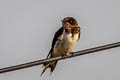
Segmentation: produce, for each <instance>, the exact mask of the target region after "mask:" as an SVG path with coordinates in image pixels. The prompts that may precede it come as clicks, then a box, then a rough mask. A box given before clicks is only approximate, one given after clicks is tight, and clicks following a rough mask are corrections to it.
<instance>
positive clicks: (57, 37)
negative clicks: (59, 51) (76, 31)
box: [47, 27, 64, 58]
mask: <svg viewBox="0 0 120 80" xmlns="http://www.w3.org/2000/svg"><path fill="white" fill-rule="evenodd" d="M63 31H64V28H63V27H61V28H60V29H59V30H58V31H57V32H56V33H55V35H54V38H53V40H52V45H51V49H50V52H49V53H48V56H47V58H50V55H51V53H52V51H53V48H54V46H55V44H56V42H57V40H58V39H59V37H60V36H61V35H62V34H63Z"/></svg>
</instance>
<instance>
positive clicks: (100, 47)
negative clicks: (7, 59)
mask: <svg viewBox="0 0 120 80" xmlns="http://www.w3.org/2000/svg"><path fill="white" fill-rule="evenodd" d="M115 47H120V42H116V43H112V44H107V45H103V46H98V47H94V48H90V49H86V50H81V51H77V52H71V54H69V55H67V56H66V58H63V57H61V56H59V57H55V58H49V59H42V60H37V61H33V62H28V63H24V64H19V65H15V66H10V67H6V68H1V69H0V73H5V72H10V71H14V70H19V69H24V68H28V67H32V66H36V65H41V64H43V63H46V62H51V61H55V60H63V59H67V58H71V57H75V56H81V55H85V54H90V53H93V52H98V51H102V50H106V49H110V48H115Z"/></svg>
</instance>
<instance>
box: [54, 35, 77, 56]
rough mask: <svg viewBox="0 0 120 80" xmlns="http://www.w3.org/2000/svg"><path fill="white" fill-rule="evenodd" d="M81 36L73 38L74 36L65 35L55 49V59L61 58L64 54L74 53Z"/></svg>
mask: <svg viewBox="0 0 120 80" xmlns="http://www.w3.org/2000/svg"><path fill="white" fill-rule="evenodd" d="M78 36H79V34H75V35H74V36H73V37H72V34H67V33H64V35H63V36H62V39H61V40H59V41H58V42H57V43H56V46H55V47H54V51H53V54H54V56H55V57H57V56H61V55H62V54H67V53H69V52H71V51H72V49H73V48H74V47H75V45H76V43H77V40H78Z"/></svg>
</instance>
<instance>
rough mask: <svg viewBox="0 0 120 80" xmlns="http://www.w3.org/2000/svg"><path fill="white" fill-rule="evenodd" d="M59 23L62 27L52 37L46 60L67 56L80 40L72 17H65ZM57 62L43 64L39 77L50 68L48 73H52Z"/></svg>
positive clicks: (78, 30)
mask: <svg viewBox="0 0 120 80" xmlns="http://www.w3.org/2000/svg"><path fill="white" fill-rule="evenodd" d="M61 21H62V27H61V28H60V29H59V30H58V31H57V32H56V33H55V35H54V38H53V41H52V45H51V49H50V51H49V53H48V56H47V59H48V58H54V57H58V56H64V55H67V54H69V52H71V51H72V49H73V48H74V47H75V45H76V43H77V41H78V40H79V38H80V27H79V26H78V23H77V21H76V20H75V19H74V18H73V17H65V18H64V19H63V20H61ZM57 62H58V61H52V62H47V63H44V64H43V65H44V67H45V68H44V69H43V71H42V73H41V75H42V74H43V73H44V72H45V70H46V69H47V68H50V72H51V73H52V72H53V71H54V69H55V67H56V64H57Z"/></svg>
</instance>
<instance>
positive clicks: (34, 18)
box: [0, 0, 120, 80]
mask: <svg viewBox="0 0 120 80" xmlns="http://www.w3.org/2000/svg"><path fill="white" fill-rule="evenodd" d="M66 16H72V17H74V18H76V20H77V21H78V23H79V25H80V26H81V28H82V30H81V39H80V40H79V42H78V44H77V46H76V48H75V49H74V50H73V51H79V50H83V49H88V48H92V47H96V46H100V45H104V44H109V43H112V42H118V41H120V1H119V0H0V68H3V67H7V66H12V65H17V64H21V63H25V62H30V61H35V60H39V59H44V58H45V57H46V56H47V54H48V52H49V50H50V46H51V42H52V38H53V36H54V33H55V32H56V30H58V29H59V28H60V27H61V21H60V20H62V19H63V18H64V17H66ZM42 70H43V68H42V66H41V65H39V66H35V67H31V68H26V69H22V70H17V71H13V72H9V73H4V74H0V80H73V79H75V80H120V48H114V49H109V50H105V51H101V52H97V53H96V54H89V55H84V56H79V57H75V58H71V59H67V60H64V61H59V63H58V65H57V67H56V69H55V71H54V72H53V74H52V75H51V76H50V72H49V70H47V71H46V72H45V74H44V75H43V76H42V77H40V74H41V72H42Z"/></svg>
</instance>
